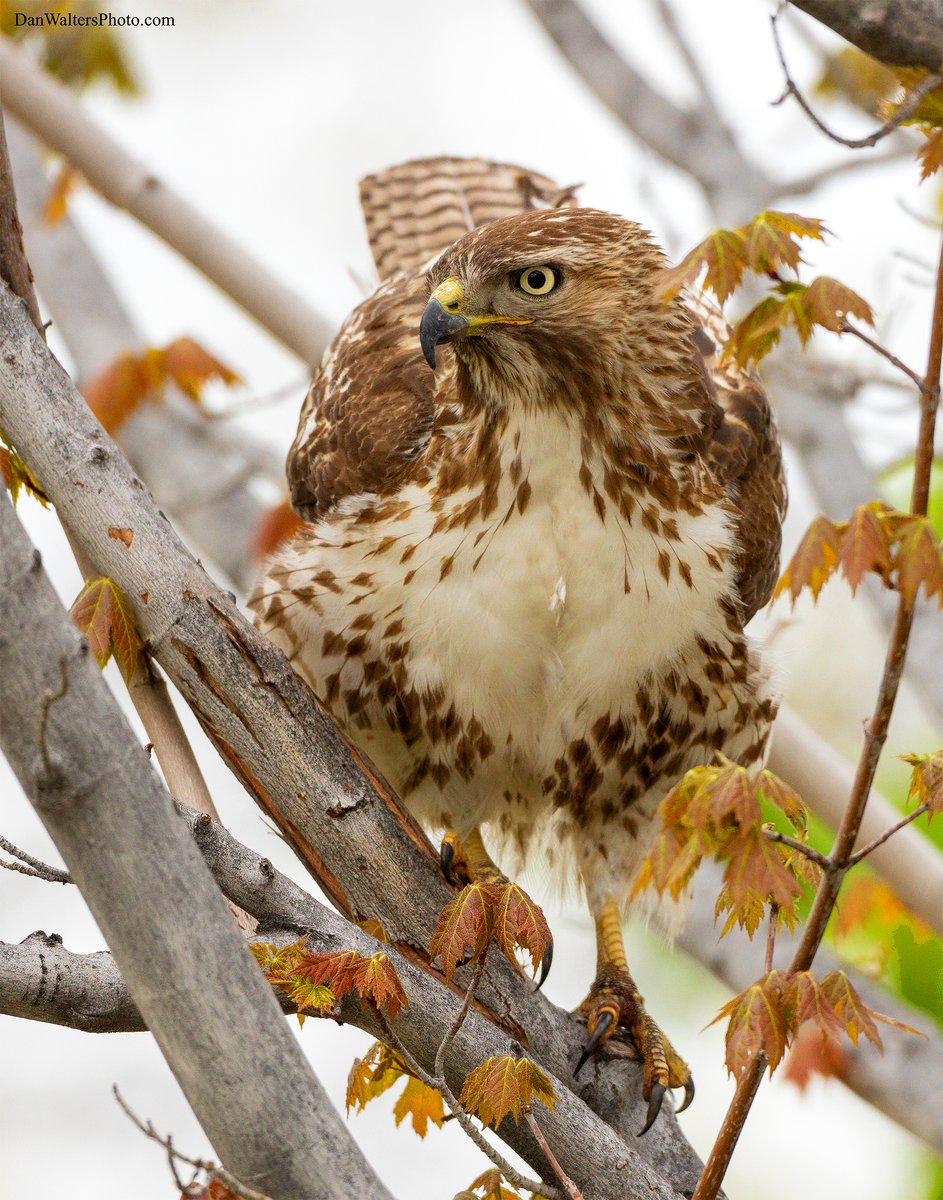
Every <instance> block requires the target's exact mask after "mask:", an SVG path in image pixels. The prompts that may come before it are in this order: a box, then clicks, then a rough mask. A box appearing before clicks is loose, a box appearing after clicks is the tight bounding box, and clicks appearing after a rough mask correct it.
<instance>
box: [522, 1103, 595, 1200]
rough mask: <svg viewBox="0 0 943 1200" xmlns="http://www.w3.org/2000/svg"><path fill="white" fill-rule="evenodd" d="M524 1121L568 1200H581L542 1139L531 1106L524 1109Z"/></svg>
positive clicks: (544, 1139)
mask: <svg viewBox="0 0 943 1200" xmlns="http://www.w3.org/2000/svg"><path fill="white" fill-rule="evenodd" d="M524 1119H525V1120H526V1121H527V1124H528V1125H529V1126H530V1128H531V1132H532V1133H533V1135H534V1137H535V1138H536V1139H537V1142H538V1144H539V1146H540V1148H541V1150H543V1152H544V1155H545V1156H546V1159H547V1162H548V1163H550V1165H551V1167H553V1170H554V1173H555V1174H556V1177H557V1179H559V1180H560V1182H561V1183H562V1184H563V1190H564V1191H565V1192H566V1194H567V1195H568V1196H569V1197H570V1200H583V1193H582V1192H581V1191H580V1189H579V1188H578V1187H577V1186H576V1184H575V1183H574V1182H573V1180H572V1179H571V1178H570V1177H569V1175H567V1173H566V1171H564V1169H563V1168H562V1167H561V1166H560V1164H559V1163H558V1162H557V1157H556V1155H555V1154H554V1152H553V1151H552V1150H551V1149H550V1146H549V1145H548V1143H547V1139H546V1138H545V1137H544V1131H543V1130H542V1129H541V1128H540V1126H539V1125H538V1124H537V1118H536V1117H535V1116H534V1110H533V1109H532V1108H531V1106H530V1105H529V1104H528V1105H527V1107H526V1108H525V1109H524Z"/></svg>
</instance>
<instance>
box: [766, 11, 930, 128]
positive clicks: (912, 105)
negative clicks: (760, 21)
mask: <svg viewBox="0 0 943 1200" xmlns="http://www.w3.org/2000/svg"><path fill="white" fill-rule="evenodd" d="M781 11H782V10H781V8H780V9H778V10H777V11H776V12H774V13H773V14H772V16H771V17H770V24H771V25H772V28H773V41H774V42H775V43H776V53H777V55H778V56H779V62H780V65H781V66H782V69H783V75H784V76H785V77H786V90H785V91H784V92H783V94H782V96H781V97H780V98H779V100H777V101H776V103H777V104H782V102H783V100H785V99H786V97H787V96H794V97H795V98H796V100H797V101H798V102H799V107H800V108H801V109H802V110H803V112H804V113H805V114H806V116H807V117H808V118H809V120H810V121H811V122H812V124H813V125H815V127H816V128H817V129H819V130H820V131H821V132H822V133H824V134H825V136H826V137H828V138H831V140H832V141H833V142H838V143H839V145H841V146H847V147H848V148H849V149H850V150H865V149H867V148H868V147H870V146H876V145H877V143H878V142H880V141H881V140H882V139H883V138H886V137H887V136H888V135H889V134H891V133H893V132H894V131H895V130H896V129H898V128H899V127H900V126H901V125H903V123H904V122H905V121H909V120H910V118H911V117H912V116H913V115H914V113H915V112H916V111H917V109H918V108H919V107H920V103H921V101H922V100H923V99H924V98H925V97H926V96H928V95H929V94H930V92H932V91H933V90H934V88H938V87H939V86H940V84H941V83H943V75H938V74H932V75H928V76H927V77H926V79H921V80H920V82H919V83H918V84H917V85H916V86H915V87H913V88H911V90H910V91H909V92H908V93H907V95H906V97H905V98H904V100H903V101H902V102H901V103H900V104H898V105H897V107H896V108H895V110H894V113H893V115H892V116H890V117H888V119H887V120H886V121H885V122H884V124H883V125H881V126H880V127H879V128H878V129H875V130H874V132H873V133H870V134H868V136H867V137H861V138H845V137H842V136H841V135H840V134H838V133H835V131H834V130H833V129H829V127H828V126H827V125H826V124H825V122H824V121H823V120H822V119H821V117H819V116H818V115H817V113H816V112H815V110H814V109H813V108H812V106H811V104H809V102H808V100H806V98H805V96H803V94H802V93H801V92H800V91H799V87H798V84H797V83H796V81H795V80H794V79H793V77H792V76H791V75H790V73H789V67H788V66H787V65H786V56H785V54H784V52H783V46H782V42H781V41H780V39H779V28H778V25H777V21H778V20H779V15H780V12H781Z"/></svg>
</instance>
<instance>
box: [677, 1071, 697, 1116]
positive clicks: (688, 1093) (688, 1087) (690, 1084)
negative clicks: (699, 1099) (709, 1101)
mask: <svg viewBox="0 0 943 1200" xmlns="http://www.w3.org/2000/svg"><path fill="white" fill-rule="evenodd" d="M693 1099H694V1080H693V1079H689V1080H688V1081H687V1083H686V1084H685V1085H684V1103H683V1104H682V1105H681V1107H680V1108H679V1109H678V1112H679V1113H683V1112H684V1110H685V1109H686V1108H687V1107H688V1105H689V1104H690V1103H691V1101H692V1100H693Z"/></svg>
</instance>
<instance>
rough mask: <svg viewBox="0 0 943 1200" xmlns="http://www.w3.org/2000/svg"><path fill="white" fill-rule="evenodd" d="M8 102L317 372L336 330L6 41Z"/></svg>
mask: <svg viewBox="0 0 943 1200" xmlns="http://www.w3.org/2000/svg"><path fill="white" fill-rule="evenodd" d="M0 75H2V77H3V104H4V107H5V108H6V109H7V110H8V111H9V112H11V113H12V114H13V115H14V116H15V117H16V118H17V119H18V120H20V121H21V122H22V123H23V124H24V125H26V126H27V128H28V129H30V130H32V132H33V133H35V134H36V136H37V137H39V138H41V139H42V140H43V141H44V142H46V143H47V144H48V145H50V146H52V147H53V148H54V149H55V150H58V151H59V153H60V154H62V155H64V156H65V158H66V159H68V161H69V162H70V163H71V164H72V165H73V166H74V167H76V168H78V170H80V171H81V172H82V174H83V175H84V176H85V178H86V179H87V180H88V181H89V183H91V184H92V186H93V187H95V188H97V189H98V191H100V192H101V193H102V195H103V196H105V197H106V198H107V199H108V200H110V201H111V203H112V204H115V205H117V206H118V207H119V208H123V209H125V210H126V211H127V212H129V213H131V215H132V216H134V217H136V218H137V219H138V220H139V221H141V222H142V224H144V225H146V226H147V228H148V229H150V230H151V231H152V232H153V233H155V234H157V236H158V237H159V238H162V239H163V240H164V241H165V242H166V243H167V244H168V245H169V246H171V247H172V248H173V249H174V250H176V251H177V252H178V253H179V254H182V255H183V257H184V258H186V259H187V260H188V261H189V262H191V263H192V264H193V265H194V266H195V267H196V268H197V269H198V270H200V271H202V272H203V274H204V275H206V276H207V278H208V279H210V280H211V281H212V282H213V283H215V284H216V285H217V286H218V287H220V288H222V290H223V291H224V292H226V293H227V295H229V296H231V297H232V299H233V300H235V301H236V303H237V304H239V305H241V307H242V308H244V309H245V311H246V312H247V313H249V315H250V316H252V317H254V318H255V319H256V320H257V321H259V322H260V324H261V325H262V326H263V327H264V328H265V329H267V330H268V331H269V332H270V333H271V334H272V335H273V336H274V337H277V338H278V339H279V340H280V341H281V342H283V343H284V344H285V345H286V346H287V347H288V348H289V349H290V350H293V351H294V352H295V354H297V355H298V356H299V357H300V358H301V359H302V360H303V361H304V362H306V363H308V365H309V366H312V367H314V366H316V365H317V364H318V362H319V361H320V358H321V353H322V351H323V349H324V346H325V344H326V343H327V340H328V338H329V337H330V336H331V334H332V332H333V330H332V328H331V324H330V322H328V321H326V320H325V319H324V317H322V316H321V314H320V313H318V312H316V311H315V310H314V309H313V308H312V307H311V306H310V305H309V304H306V303H305V301H304V300H303V299H302V298H301V297H300V296H297V295H296V294H295V293H293V292H292V291H291V290H290V289H289V288H287V287H286V286H285V285H284V284H283V283H281V281H280V280H278V279H276V278H275V276H274V275H272V273H271V272H270V271H269V270H268V268H267V267H265V266H264V265H263V264H262V263H261V262H259V261H258V260H257V259H255V258H253V257H252V255H251V254H249V252H248V251H247V250H246V249H245V247H244V246H242V245H240V244H239V243H238V242H236V241H235V240H234V239H233V238H230V237H229V236H228V235H227V234H225V233H223V232H222V230H221V229H219V228H217V227H216V226H215V225H213V223H212V222H211V221H209V220H208V219H207V218H206V217H204V216H203V214H202V213H200V212H198V211H197V210H196V209H195V208H194V207H193V206H192V205H191V204H189V203H188V202H187V201H186V200H185V199H184V198H183V197H182V196H180V195H178V194H177V193H176V192H174V191H173V189H172V188H170V187H168V186H167V184H165V183H164V182H163V181H162V180H161V179H160V178H159V177H158V176H157V175H156V174H155V173H154V172H153V171H151V170H150V169H149V168H148V167H147V166H146V165H145V164H143V163H140V162H138V161H136V160H135V159H133V158H132V157H131V156H130V155H129V154H127V153H126V152H125V151H124V150H122V148H121V147H120V146H119V145H118V143H117V142H115V141H114V140H113V139H112V138H110V137H109V136H108V135H107V134H106V133H104V132H103V131H102V130H101V129H99V128H98V127H97V126H96V125H95V124H94V123H93V122H92V121H91V120H90V119H89V118H88V117H87V116H86V115H85V113H84V111H83V110H82V106H81V104H80V102H79V101H78V100H77V99H76V98H75V96H74V95H73V94H72V93H71V92H70V91H69V89H68V88H66V87H65V86H63V85H62V84H60V83H57V82H56V80H54V79H53V78H52V77H51V76H49V75H47V74H45V73H44V72H43V71H42V70H41V69H40V67H38V66H36V65H35V64H33V63H31V62H30V60H29V59H28V58H27V57H26V56H25V55H24V54H23V53H22V52H20V51H19V50H17V49H15V48H14V47H13V45H12V44H11V43H10V42H9V41H8V40H7V39H6V38H3V39H0Z"/></svg>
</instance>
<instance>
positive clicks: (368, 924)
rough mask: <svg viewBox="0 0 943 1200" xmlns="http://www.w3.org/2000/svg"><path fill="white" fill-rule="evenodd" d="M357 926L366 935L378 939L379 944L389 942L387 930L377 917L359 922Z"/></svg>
mask: <svg viewBox="0 0 943 1200" xmlns="http://www.w3.org/2000/svg"><path fill="white" fill-rule="evenodd" d="M357 925H358V927H359V928H360V929H362V930H363V931H364V933H369V934H370V936H371V937H373V938H376V939H377V941H378V942H389V940H390V939H389V937H388V936H387V932H386V930H385V929H384V928H383V924H382V922H380V921H378V920H376V918H375V917H368V918H367V919H366V920H365V921H358V922H357Z"/></svg>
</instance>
